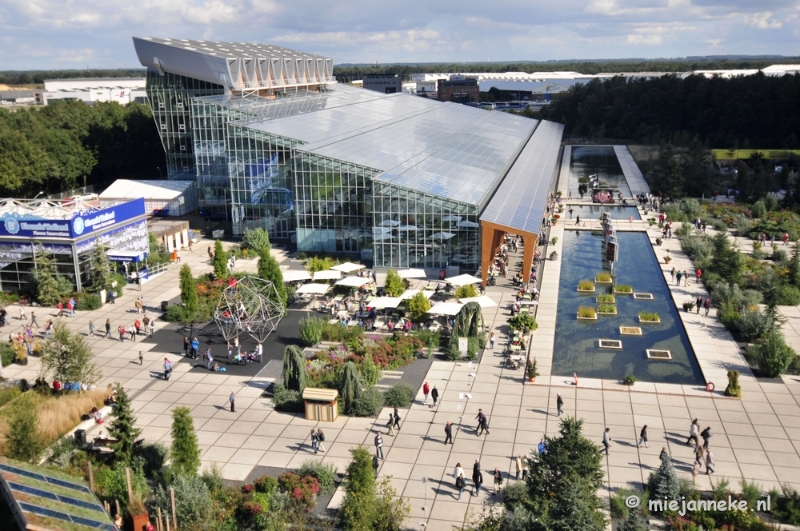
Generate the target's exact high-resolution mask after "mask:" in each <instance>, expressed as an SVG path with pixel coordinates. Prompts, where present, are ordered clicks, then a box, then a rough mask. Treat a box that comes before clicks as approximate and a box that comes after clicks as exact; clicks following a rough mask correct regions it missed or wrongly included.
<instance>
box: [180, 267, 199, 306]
mask: <svg viewBox="0 0 800 531" xmlns="http://www.w3.org/2000/svg"><path fill="white" fill-rule="evenodd" d="M180 288H181V302H182V303H183V307H184V309H185V310H186V317H189V318H194V316H195V315H196V314H197V310H198V307H199V303H198V298H197V284H195V281H194V277H193V276H192V269H191V268H190V267H189V264H183V265H182V266H181V272H180Z"/></svg>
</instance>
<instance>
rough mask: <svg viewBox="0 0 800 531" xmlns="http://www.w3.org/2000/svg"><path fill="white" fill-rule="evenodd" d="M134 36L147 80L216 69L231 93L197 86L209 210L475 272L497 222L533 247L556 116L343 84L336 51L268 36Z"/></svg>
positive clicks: (321, 246)
mask: <svg viewBox="0 0 800 531" xmlns="http://www.w3.org/2000/svg"><path fill="white" fill-rule="evenodd" d="M134 43H135V45H136V49H137V53H138V54H139V59H140V61H141V62H142V64H143V65H145V66H147V67H148V68H149V69H150V70H151V71H152V72H151V74H149V77H148V79H150V77H159V76H160V78H161V81H160V82H161V83H162V84H164V83H168V82H165V81H164V79H165V78H166V77H167V74H168V73H175V74H177V75H180V76H184V77H189V78H192V79H203V80H205V81H207V82H208V83H211V84H215V83H216V81H217V80H219V83H220V85H219V86H220V87H222V93H215V94H213V95H203V96H200V95H199V94H196V95H195V96H188V101H189V103H190V105H189V109H190V112H189V115H188V118H189V122H188V123H190V124H191V132H190V134H191V140H192V148H191V151H190V153H192V155H193V157H194V166H193V169H194V172H195V178H196V179H197V183H198V193H199V197H200V200H199V201H200V208H201V210H205V211H207V212H215V213H220V214H222V213H224V215H225V216H226V219H229V220H230V222H231V227H232V232H233V235H235V236H238V235H241V234H242V233H243V231H244V230H245V229H246V228H254V227H263V228H264V229H266V230H267V231H268V232H269V233H270V235H271V236H272V237H273V238H278V239H280V238H292V239H294V241H296V243H297V248H298V250H300V251H308V252H325V253H337V252H340V253H357V254H360V255H361V258H362V259H365V260H369V259H372V260H374V265H375V266H376V267H420V268H427V269H441V268H444V267H447V266H450V267H454V266H458V267H460V268H462V269H464V270H466V271H476V270H477V269H478V267H479V265H481V264H483V263H485V262H488V260H489V259H491V257H492V255H493V253H491V252H489V251H490V250H492V249H494V248H495V247H497V245H499V244H497V243H496V241H497V238H498V236H497V235H498V234H500V232H498V231H507V232H514V231H515V230H516V231H521V232H524V233H526V234H528V233H529V234H531V235H532V237H533V238H534V241H533V242H532V243H534V246H535V238H536V236H537V235H538V223H539V221H541V216H540V215H539V214H540V212H539V211H540V210H542V211H543V210H544V204H545V202H546V198H547V193H548V192H549V186H550V183H551V182H552V178H553V176H554V170H555V165H556V164H557V160H558V157H557V155H558V152H559V150H560V139H561V134H562V131H563V127H561V126H559V125H558V124H552V123H549V122H539V121H537V120H532V119H528V118H523V117H520V116H516V115H512V114H507V113H501V112H489V111H484V110H481V109H476V108H473V107H468V106H464V105H457V104H453V103H441V102H437V101H432V100H428V99H425V98H414V97H409V96H407V95H404V94H381V93H378V92H373V91H368V90H363V89H359V88H354V87H350V86H342V85H337V84H336V83H335V80H334V79H333V78H332V76H331V75H330V73H331V69H332V64H331V63H330V60H329V59H324V58H320V57H318V56H311V55H308V54H302V53H301V52H294V51H291V50H285V49H278V48H274V47H269V46H267V45H245V44H231V43H203V42H202V41H170V40H168V39H134ZM268 54H272V55H273V56H275V57H272V58H267V57H264V56H266V55H268ZM201 59H202V60H201ZM219 59H224V61H219ZM281 68H282V69H281ZM291 68H293V69H294V70H293V73H291V74H288V73H287V72H289V70H290V69H291ZM187 86H188V85H187ZM209 90H215V88H214V87H210V88H209ZM157 101H158V100H157V99H156V98H151V102H157ZM182 116H183V115H182ZM182 119H183V118H182ZM509 175H510V176H512V178H511V179H507V177H508V176H509ZM519 198H523V200H520V199H519ZM487 212H488V213H490V214H491V219H488V218H484V214H485V213H487ZM535 217H538V220H536V221H535V222H534V221H532V220H533V219H534V218H535ZM484 220H485V223H486V224H487V227H488V224H491V226H492V229H491V231H493V232H491V236H487V235H488V234H489V233H488V232H486V231H483V230H482V226H483V224H484ZM487 238H488V239H487ZM526 241H528V240H526ZM490 248H491V249H490ZM531 248H533V247H531ZM487 253H488V254H487Z"/></svg>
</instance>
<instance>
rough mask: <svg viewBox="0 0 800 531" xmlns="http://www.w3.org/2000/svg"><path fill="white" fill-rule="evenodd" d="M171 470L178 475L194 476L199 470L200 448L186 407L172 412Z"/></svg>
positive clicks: (177, 408)
mask: <svg viewBox="0 0 800 531" xmlns="http://www.w3.org/2000/svg"><path fill="white" fill-rule="evenodd" d="M170 457H172V469H173V470H174V471H175V472H176V473H179V474H185V475H187V476H196V475H197V470H198V469H199V468H200V447H199V446H198V444H197V435H196V434H195V432H194V423H193V422H192V415H191V412H190V411H189V408H188V407H176V408H175V409H174V410H172V448H171V449H170Z"/></svg>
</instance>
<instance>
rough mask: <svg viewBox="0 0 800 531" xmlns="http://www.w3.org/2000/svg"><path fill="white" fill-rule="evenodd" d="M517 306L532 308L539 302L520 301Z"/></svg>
mask: <svg viewBox="0 0 800 531" xmlns="http://www.w3.org/2000/svg"><path fill="white" fill-rule="evenodd" d="M519 304H520V306H534V305H536V304H539V301H534V300H529V301H520V302H519Z"/></svg>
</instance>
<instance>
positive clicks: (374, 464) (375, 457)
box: [372, 454, 381, 477]
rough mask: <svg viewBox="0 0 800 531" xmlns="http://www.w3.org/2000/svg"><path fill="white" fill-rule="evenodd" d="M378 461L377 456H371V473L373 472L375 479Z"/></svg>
mask: <svg viewBox="0 0 800 531" xmlns="http://www.w3.org/2000/svg"><path fill="white" fill-rule="evenodd" d="M380 464H381V463H380V461H378V454H375V455H373V456H372V471H373V472H375V477H378V467H379V466H380Z"/></svg>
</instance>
